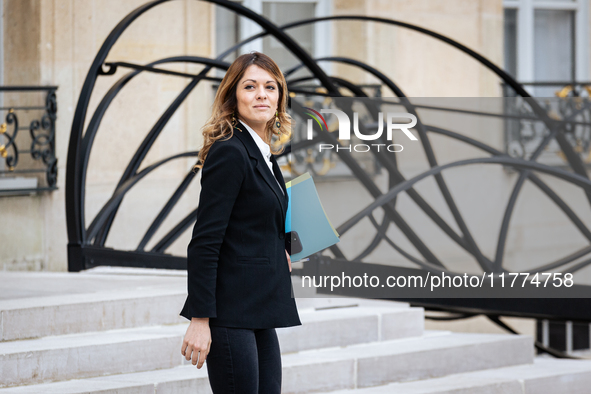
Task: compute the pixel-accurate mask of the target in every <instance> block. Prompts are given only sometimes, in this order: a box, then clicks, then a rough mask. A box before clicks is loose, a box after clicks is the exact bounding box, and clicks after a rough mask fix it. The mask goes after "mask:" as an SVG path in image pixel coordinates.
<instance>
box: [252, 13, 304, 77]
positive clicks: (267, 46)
mask: <svg viewBox="0 0 591 394" xmlns="http://www.w3.org/2000/svg"><path fill="white" fill-rule="evenodd" d="M315 8H316V4H315V3H286V2H264V3H263V15H264V16H265V17H266V18H268V19H270V20H271V21H273V22H274V23H275V24H277V25H278V26H281V25H284V24H286V23H290V22H295V21H299V20H302V19H309V18H313V17H314V15H315ZM287 34H289V35H290V36H291V37H292V38H293V39H294V40H295V42H297V43H298V44H299V45H300V46H301V47H303V48H304V50H305V51H306V52H308V53H309V54H310V55H312V56H313V55H314V28H313V27H312V25H306V26H302V27H298V28H295V29H289V30H287ZM263 52H264V53H265V54H266V55H269V56H270V57H271V58H272V59H273V60H275V62H277V64H278V65H279V67H280V68H281V70H282V71H286V70H287V69H289V68H291V67H293V66H295V65H296V64H299V61H298V60H297V59H296V58H295V57H294V56H293V55H292V54H291V52H290V51H289V50H287V49H286V48H285V47H284V46H283V44H282V43H280V42H279V41H277V40H276V39H275V38H273V37H269V36H267V37H265V38H264V39H263ZM300 75H307V71H306V70H305V69H304V70H300V71H299V72H298V73H296V74H293V76H294V77H297V76H300Z"/></svg>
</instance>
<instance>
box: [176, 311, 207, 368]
mask: <svg viewBox="0 0 591 394" xmlns="http://www.w3.org/2000/svg"><path fill="white" fill-rule="evenodd" d="M210 346H211V331H210V329H209V318H208V317H202V318H197V317H194V318H192V319H191V324H189V328H187V332H186V333H185V339H183V346H182V347H181V354H182V355H183V356H185V358H186V359H187V361H188V360H191V359H192V360H193V361H192V362H193V365H197V368H201V367H202V366H203V363H204V362H205V359H206V358H207V355H208V354H209V347H210Z"/></svg>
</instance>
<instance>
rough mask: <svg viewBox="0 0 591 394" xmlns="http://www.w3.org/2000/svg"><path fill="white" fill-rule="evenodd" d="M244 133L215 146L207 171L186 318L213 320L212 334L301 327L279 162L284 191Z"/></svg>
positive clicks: (191, 249)
mask: <svg viewBox="0 0 591 394" xmlns="http://www.w3.org/2000/svg"><path fill="white" fill-rule="evenodd" d="M237 127H238V128H235V129H234V130H233V136H232V137H231V138H230V139H227V137H224V138H222V139H220V140H217V141H215V142H214V143H213V145H212V146H211V148H210V150H209V152H208V154H207V157H206V159H205V162H204V165H203V169H202V176H201V194H200V197H199V206H198V209H197V222H196V223H195V227H194V228H193V236H192V239H191V242H190V243H189V246H188V248H187V271H188V293H189V294H188V297H187V300H186V302H185V305H184V307H183V310H182V311H181V313H180V315H181V316H184V317H185V318H187V319H189V320H190V319H191V318H193V317H209V318H210V319H209V324H210V325H211V326H225V327H238V328H251V329H257V328H275V327H289V326H297V325H301V324H302V323H301V322H300V318H299V316H298V311H297V308H296V304H295V300H294V298H293V297H292V286H291V275H290V272H289V266H288V264H287V257H286V255H285V215H286V212H287V202H288V197H287V191H286V190H285V181H284V180H283V176H282V175H281V171H280V169H279V166H278V165H277V161H276V160H275V157H273V156H272V157H271V162H272V163H273V172H274V174H275V177H276V178H277V180H278V181H279V183H280V184H281V189H280V186H279V185H278V183H277V181H276V180H275V178H274V177H273V174H271V171H269V167H268V166H267V164H266V163H265V161H264V158H263V156H262V154H261V152H260V150H259V148H258V146H257V145H256V143H255V141H254V139H253V138H252V136H251V135H250V133H249V132H248V130H246V128H245V127H244V126H243V125H242V124H241V123H240V122H238V126H237ZM282 190H283V193H282Z"/></svg>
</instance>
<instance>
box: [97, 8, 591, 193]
mask: <svg viewBox="0 0 591 394" xmlns="http://www.w3.org/2000/svg"><path fill="white" fill-rule="evenodd" d="M163 2H166V0H164V1H156V2H153V3H163ZM213 2H214V3H217V2H216V1H213ZM151 4H152V3H151ZM140 8H141V7H140ZM351 18H354V19H358V18H364V17H357V16H355V17H349V16H344V17H328V18H324V19H351ZM318 19H322V18H318ZM400 25H408V24H404V23H401V24H400ZM403 27H408V26H403ZM281 28H284V27H281ZM418 29H421V30H425V31H428V30H426V29H422V28H418ZM264 34H266V33H264ZM434 34H437V33H434ZM451 41H453V40H451ZM458 45H460V44H458ZM454 46H455V45H454ZM485 60H486V59H485ZM109 71H111V70H109ZM493 71H494V70H493ZM501 71H502V70H501ZM101 72H102V68H101ZM328 78H329V82H330V81H334V79H332V78H331V77H328ZM552 124H555V123H552ZM554 131H555V133H556V132H557V130H556V129H555V130H554ZM565 153H566V152H565ZM138 168H139V167H138ZM526 171H528V170H526ZM522 174H523V173H522ZM585 175H586V174H585ZM586 192H587V193H588V191H586Z"/></svg>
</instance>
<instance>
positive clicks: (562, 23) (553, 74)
mask: <svg viewBox="0 0 591 394" xmlns="http://www.w3.org/2000/svg"><path fill="white" fill-rule="evenodd" d="M573 48H574V12H572V11H563V10H535V12H534V78H535V80H536V82H544V81H560V82H563V81H564V82H567V81H571V80H572V79H573V77H574V75H575V74H574V64H575V62H574V49H573ZM558 88H559V87H536V91H535V94H536V96H539V97H550V96H554V92H555V91H556V90H557V89H558Z"/></svg>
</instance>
